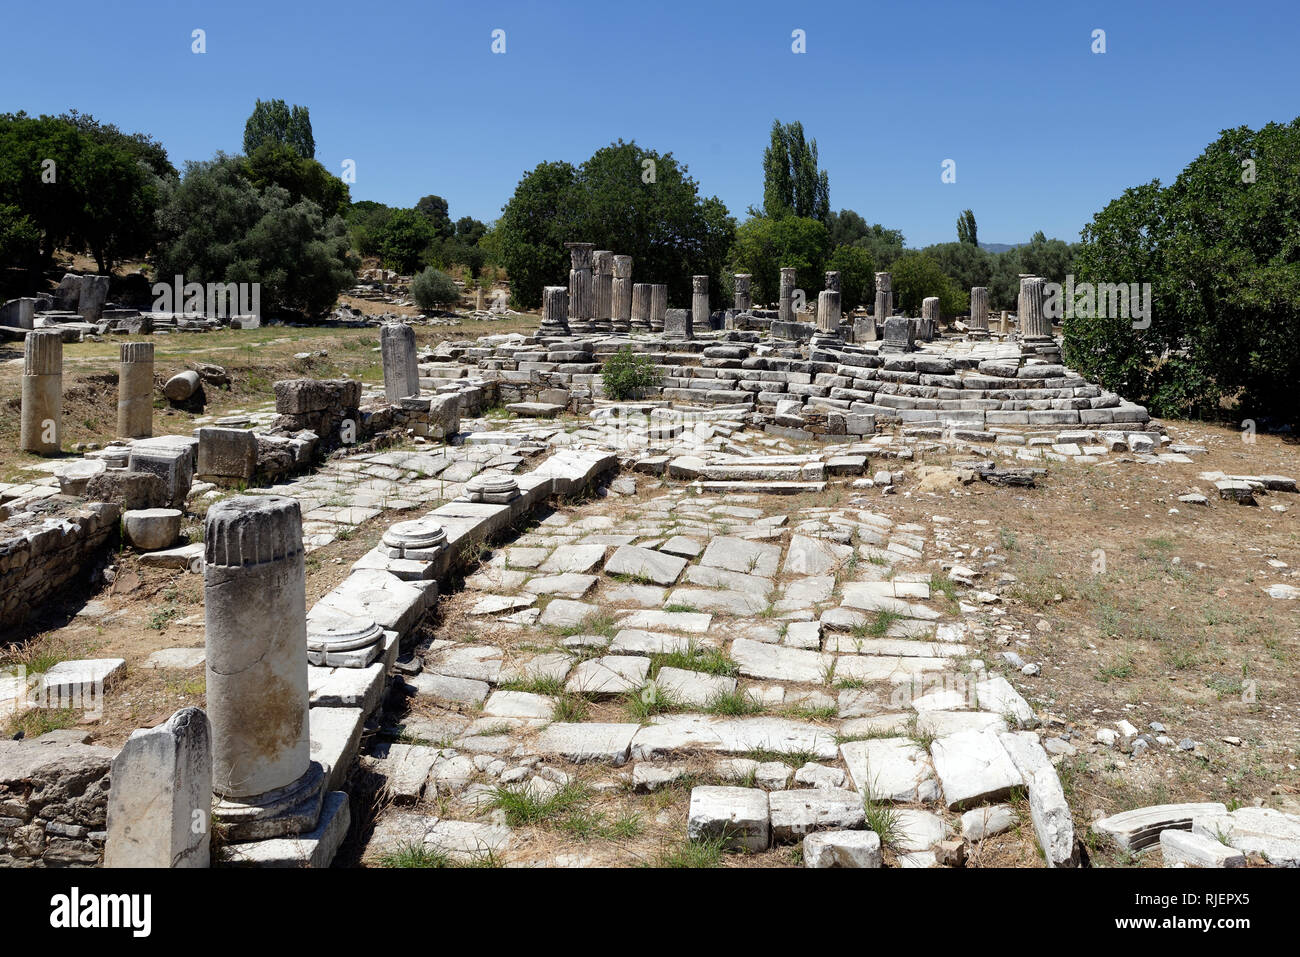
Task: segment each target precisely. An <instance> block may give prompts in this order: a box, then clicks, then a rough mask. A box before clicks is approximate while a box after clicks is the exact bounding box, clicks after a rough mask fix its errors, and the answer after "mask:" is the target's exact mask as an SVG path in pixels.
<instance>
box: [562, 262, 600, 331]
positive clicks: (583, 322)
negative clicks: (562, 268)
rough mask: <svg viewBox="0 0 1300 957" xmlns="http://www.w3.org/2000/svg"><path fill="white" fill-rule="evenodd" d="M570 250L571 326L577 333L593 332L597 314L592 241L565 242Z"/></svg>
mask: <svg viewBox="0 0 1300 957" xmlns="http://www.w3.org/2000/svg"><path fill="white" fill-rule="evenodd" d="M564 248H565V249H567V250H568V251H569V328H570V329H572V330H573V331H574V332H577V333H587V332H591V320H592V317H593V316H594V315H595V310H594V306H595V303H594V302H593V301H592V284H591V283H592V280H591V253H592V250H593V249H594V248H595V247H594V246H593V245H592V244H591V243H565V244H564Z"/></svg>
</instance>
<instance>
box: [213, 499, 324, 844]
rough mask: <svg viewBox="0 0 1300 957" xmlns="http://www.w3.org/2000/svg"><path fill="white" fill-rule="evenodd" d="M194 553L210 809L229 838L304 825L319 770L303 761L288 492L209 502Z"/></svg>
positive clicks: (299, 584) (304, 704)
mask: <svg viewBox="0 0 1300 957" xmlns="http://www.w3.org/2000/svg"><path fill="white" fill-rule="evenodd" d="M204 553H205V554H204V558H205V565H204V569H203V604H204V615H205V619H206V626H207V642H206V645H207V678H208V684H207V703H208V717H209V719H210V720H211V723H212V791H213V793H214V794H215V795H216V796H217V798H218V802H217V804H216V807H215V809H214V811H215V813H216V815H217V817H218V818H219V820H220V821H221V822H222V824H223V826H224V827H225V828H226V833H227V835H228V837H229V838H230V839H231V840H235V841H240V840H260V839H264V838H269V837H279V836H283V835H286V834H299V833H303V832H305V831H310V830H312V829H313V828H314V827H315V826H316V822H317V820H318V819H319V817H320V811H321V801H322V796H323V793H324V784H325V769H324V768H323V767H322V766H321V765H320V763H319V762H316V761H312V760H311V741H310V737H309V721H310V712H309V710H308V697H307V655H306V649H307V607H306V605H307V594H306V573H305V570H304V566H303V546H302V515H301V512H300V511H299V507H298V503H297V501H295V500H294V499H291V498H285V497H283V496H279V495H240V496H236V497H235V498H230V499H226V500H225V501H223V502H218V503H216V504H215V505H213V506H212V507H211V508H210V509H208V514H207V520H206V522H205V528H204Z"/></svg>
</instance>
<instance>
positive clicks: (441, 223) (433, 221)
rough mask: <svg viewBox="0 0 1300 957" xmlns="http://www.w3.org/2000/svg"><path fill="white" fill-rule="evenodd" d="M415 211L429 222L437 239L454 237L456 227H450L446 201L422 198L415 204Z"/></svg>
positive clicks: (438, 197)
mask: <svg viewBox="0 0 1300 957" xmlns="http://www.w3.org/2000/svg"><path fill="white" fill-rule="evenodd" d="M415 211H416V212H417V213H419V214H420V215H421V216H423V217H424V218H425V219H427V220H428V221H429V225H430V226H432V227H433V233H434V235H435V236H437V237H438V238H439V239H446V238H448V237H450V236H453V235H455V233H456V227H455V226H453V225H452V222H451V216H449V215H448V213H447V201H446V200H445V199H443V198H442V197H441V196H422V197H420V199H419V201H418V202H417V203H416V204H415Z"/></svg>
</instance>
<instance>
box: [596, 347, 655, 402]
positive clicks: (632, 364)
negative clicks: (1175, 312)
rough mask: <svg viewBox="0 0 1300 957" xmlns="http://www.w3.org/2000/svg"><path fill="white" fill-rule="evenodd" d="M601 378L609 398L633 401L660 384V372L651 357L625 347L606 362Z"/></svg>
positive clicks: (601, 371)
mask: <svg viewBox="0 0 1300 957" xmlns="http://www.w3.org/2000/svg"><path fill="white" fill-rule="evenodd" d="M600 378H601V383H602V384H603V385H604V387H605V395H607V396H608V397H609V398H611V399H633V398H637V397H638V396H639V395H640V393H641V392H643V391H644V390H646V389H651V388H654V387H655V386H657V385H658V384H659V370H658V369H656V368H655V365H654V363H653V362H652V361H651V359H650V357H649V356H646V355H638V354H637V353H635V352H633V351H632V347H631V346H624V347H623V348H622V349H619V350H618V352H616V353H614V354H613V355H612V356H610V357H609V359H607V360H606V361H605V365H604V366H603V367H602V368H601V370H600Z"/></svg>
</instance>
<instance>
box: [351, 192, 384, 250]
mask: <svg viewBox="0 0 1300 957" xmlns="http://www.w3.org/2000/svg"><path fill="white" fill-rule="evenodd" d="M394 212H396V210H394V209H393V208H392V207H391V206H385V205H384V204H383V203H377V202H375V201H374V200H372V199H363V200H360V201H359V202H355V203H353V204H352V205H351V206H350V207H348V212H347V216H346V219H347V224H348V232H349V233H351V235H352V248H353V249H355V250H356V251H357V252H359V253H360V254H361V255H363V256H378V255H379V243H380V238H381V234H382V232H383V229H384V226H385V225H386V224H387V223H388V220H389V218H390V217H391V216H392V215H393V213H394Z"/></svg>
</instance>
